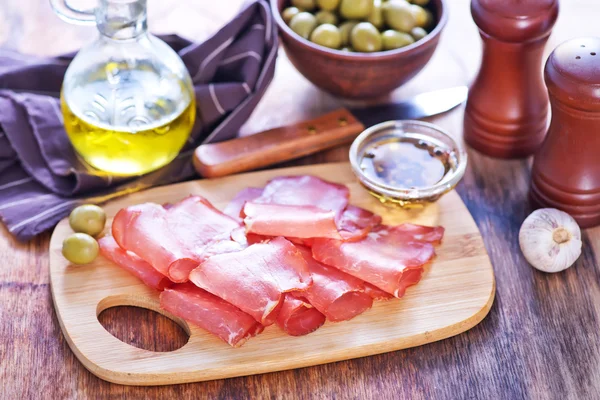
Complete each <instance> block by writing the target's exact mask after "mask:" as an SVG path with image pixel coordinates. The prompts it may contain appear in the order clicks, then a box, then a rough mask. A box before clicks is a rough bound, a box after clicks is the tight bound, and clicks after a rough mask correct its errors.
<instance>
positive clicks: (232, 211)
mask: <svg viewBox="0 0 600 400" xmlns="http://www.w3.org/2000/svg"><path fill="white" fill-rule="evenodd" d="M262 192H263V189H262V188H256V187H247V188H245V189H242V190H241V191H239V192H238V194H236V195H235V197H234V198H233V200H231V201H230V202H229V204H227V207H225V210H223V213H224V214H225V215H229V216H230V217H233V218H236V219H239V220H240V221H241V220H242V218H243V216H242V210H243V209H244V204H246V202H248V201H253V200H254V199H256V198H258V197H260V196H261V195H262Z"/></svg>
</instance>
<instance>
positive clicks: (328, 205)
mask: <svg viewBox="0 0 600 400" xmlns="http://www.w3.org/2000/svg"><path fill="white" fill-rule="evenodd" d="M349 198H350V191H349V190H348V188H347V187H346V186H344V185H338V184H336V183H331V182H327V181H324V180H323V179H320V178H317V177H315V176H310V175H301V176H281V177H278V178H275V179H272V180H270V181H269V182H268V183H267V185H266V186H265V188H264V189H263V193H262V195H261V196H260V197H258V198H256V199H255V200H253V202H254V203H266V204H284V205H291V206H315V207H318V208H320V209H323V210H327V211H333V213H334V214H335V218H336V220H337V219H339V218H340V217H341V214H342V211H344V209H345V208H346V206H347V205H348V199H349Z"/></svg>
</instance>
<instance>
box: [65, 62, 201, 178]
mask: <svg viewBox="0 0 600 400" xmlns="http://www.w3.org/2000/svg"><path fill="white" fill-rule="evenodd" d="M101 69H102V70H103V71H102V72H100V71H94V72H93V73H92V74H90V76H89V77H90V78H89V79H88V81H87V82H82V83H80V84H79V85H77V87H75V88H74V89H73V90H71V92H70V93H69V94H68V95H66V94H65V93H64V92H63V94H62V96H61V106H62V113H63V119H64V124H65V129H66V131H67V134H68V136H69V138H70V140H71V143H72V144H73V147H74V148H75V150H77V152H78V153H79V155H80V156H81V157H82V158H83V159H84V160H85V161H86V162H87V163H88V164H90V165H91V166H93V167H95V168H97V169H99V170H102V171H105V172H108V173H111V174H114V175H137V174H143V173H146V172H149V171H152V170H155V169H157V168H160V167H162V166H164V165H166V164H168V163H169V162H170V161H171V160H173V159H174V158H175V157H176V156H177V154H178V152H179V150H180V149H181V148H182V147H183V145H184V144H185V141H186V140H187V138H188V137H189V134H190V131H191V129H192V126H193V124H194V120H195V115H196V105H195V101H194V98H193V94H191V93H186V88H185V85H184V84H183V82H179V81H177V80H175V81H172V82H171V83H170V85H172V86H173V87H172V88H171V89H170V90H168V91H166V92H165V91H163V93H160V94H159V95H154V94H153V92H155V91H156V90H154V91H153V90H151V88H152V87H155V88H156V87H158V85H160V84H161V82H159V81H158V80H157V79H156V75H155V74H153V73H152V72H151V71H145V70H143V69H141V70H140V69H139V68H138V69H136V70H127V69H124V68H122V66H119V65H111V64H107V65H106V66H104V67H102V68H101ZM102 73H107V74H110V75H111V77H112V78H113V79H115V77H118V79H119V82H118V85H115V88H114V89H111V90H102V89H103V85H98V84H95V83H94V77H95V76H97V75H99V74H102ZM133 81H135V86H136V87H138V88H139V87H148V88H150V90H148V91H147V93H145V95H144V96H143V101H138V102H137V103H136V101H134V98H133V96H132V94H131V93H128V88H129V86H131V84H132V82H133ZM162 85H163V86H165V83H164V82H163V83H162ZM138 90H139V89H138ZM168 92H171V93H168Z"/></svg>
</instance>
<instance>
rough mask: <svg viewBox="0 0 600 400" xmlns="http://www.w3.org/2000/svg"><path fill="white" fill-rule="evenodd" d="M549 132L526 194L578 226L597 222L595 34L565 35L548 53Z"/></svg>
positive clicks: (599, 104)
mask: <svg viewBox="0 0 600 400" xmlns="http://www.w3.org/2000/svg"><path fill="white" fill-rule="evenodd" d="M545 78H546V85H547V86H548V93H549V94H550V104H551V106H552V122H551V123H550V128H549V129H548V135H547V136H546V140H545V141H544V143H543V145H542V147H541V148H540V150H539V152H538V153H536V155H535V159H534V162H533V171H532V176H531V192H530V194H531V198H532V200H533V202H534V204H535V205H537V206H544V207H554V208H559V209H561V210H563V211H566V212H567V213H569V214H571V216H573V218H575V219H576V220H577V222H578V223H579V225H581V227H583V228H587V227H590V226H594V225H598V224H600V38H580V39H573V40H569V41H568V42H565V43H563V44H561V45H560V46H558V47H557V48H556V49H555V50H554V52H552V54H551V55H550V57H549V58H548V61H547V62H546V70H545Z"/></svg>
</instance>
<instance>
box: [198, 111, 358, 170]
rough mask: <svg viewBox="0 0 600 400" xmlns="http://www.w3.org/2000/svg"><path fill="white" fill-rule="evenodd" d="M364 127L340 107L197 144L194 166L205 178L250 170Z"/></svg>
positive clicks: (333, 141)
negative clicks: (327, 111)
mask: <svg viewBox="0 0 600 400" xmlns="http://www.w3.org/2000/svg"><path fill="white" fill-rule="evenodd" d="M364 129H365V127H364V126H363V124H362V123H361V122H360V121H358V120H357V119H356V118H355V117H354V116H353V115H352V114H351V113H350V111H348V110H346V109H344V108H341V109H339V110H336V111H333V112H330V113H329V114H325V115H323V116H320V117H318V118H316V119H313V120H310V121H304V122H300V123H298V124H295V125H289V126H284V127H279V128H274V129H270V130H268V131H264V132H260V133H257V134H254V135H250V136H245V137H242V138H237V139H232V140H227V141H224V142H220V143H212V144H204V145H202V146H199V147H198V148H197V149H196V151H195V152H194V167H195V168H196V170H197V171H198V173H199V174H200V175H202V176H203V177H205V178H215V177H218V176H224V175H230V174H235V173H238V172H243V171H249V170H253V169H257V168H261V167H266V166H268V165H271V164H277V163H280V162H283V161H288V160H292V159H294V158H298V157H302V156H306V155H308V154H312V153H316V152H318V151H321V150H325V149H328V148H330V147H334V146H337V145H340V144H343V143H348V142H351V141H352V140H353V139H354V138H355V137H356V135H358V134H359V133H361V132H362V131H363V130H364Z"/></svg>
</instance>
